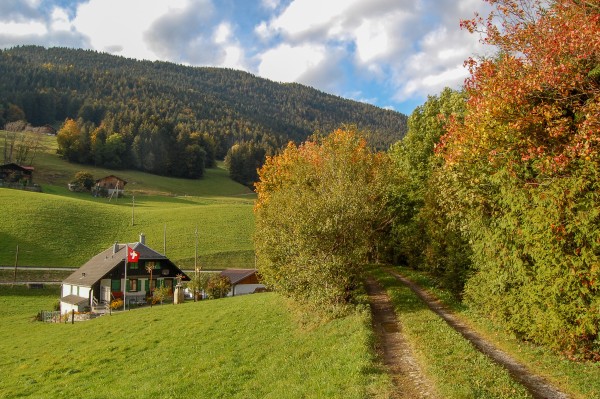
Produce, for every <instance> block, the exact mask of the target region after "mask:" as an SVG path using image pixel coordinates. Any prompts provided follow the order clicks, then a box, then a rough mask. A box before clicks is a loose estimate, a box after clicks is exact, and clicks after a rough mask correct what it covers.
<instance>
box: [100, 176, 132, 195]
mask: <svg viewBox="0 0 600 399" xmlns="http://www.w3.org/2000/svg"><path fill="white" fill-rule="evenodd" d="M126 184H127V182H126V181H125V180H123V179H121V178H120V177H117V176H115V175H110V176H106V177H103V178H102V179H98V180H96V186H95V190H96V192H100V191H103V190H105V191H106V193H107V194H108V195H113V194H117V195H122V194H123V192H124V190H125V185H126Z"/></svg>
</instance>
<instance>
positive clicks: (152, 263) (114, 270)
mask: <svg viewBox="0 0 600 399" xmlns="http://www.w3.org/2000/svg"><path fill="white" fill-rule="evenodd" d="M127 245H128V246H129V247H130V248H131V249H133V250H134V251H135V252H136V253H137V255H138V256H139V260H138V261H137V262H133V263H131V262H129V263H127V280H125V258H126V256H127V249H126V246H127ZM148 267H150V268H151V269H152V279H150V273H149V272H148V270H147V268H148ZM177 275H181V276H183V278H182V280H183V281H189V277H188V276H187V275H186V274H185V273H184V272H183V271H181V270H180V269H179V268H178V267H177V266H175V264H174V263H173V262H171V261H170V260H169V259H168V258H167V257H166V256H164V255H162V254H160V253H158V252H156V251H155V250H153V249H151V248H149V247H147V246H146V244H145V237H144V235H143V234H142V235H140V241H139V242H135V243H131V244H118V243H115V244H114V245H111V247H110V248H108V249H106V250H104V251H102V252H100V253H99V254H98V255H96V256H94V257H93V258H92V259H90V260H89V261H88V262H87V263H85V264H84V265H83V266H81V267H80V268H79V269H77V271H75V272H74V273H72V274H71V275H70V276H69V277H67V278H66V279H65V280H64V281H63V282H62V286H61V295H60V310H61V312H62V313H68V312H71V311H72V310H74V311H76V312H81V311H85V310H91V311H93V310H95V309H97V308H105V307H106V305H108V304H110V302H111V301H112V300H113V299H116V298H123V287H124V286H125V284H126V289H127V291H126V294H125V300H126V302H127V304H131V303H140V302H144V303H145V301H146V297H148V296H150V295H151V293H152V291H153V290H154V289H155V288H159V287H168V288H170V289H171V291H172V290H173V287H174V286H175V285H176V284H177Z"/></svg>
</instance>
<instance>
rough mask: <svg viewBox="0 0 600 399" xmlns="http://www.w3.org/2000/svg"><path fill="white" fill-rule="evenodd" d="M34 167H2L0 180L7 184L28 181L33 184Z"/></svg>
mask: <svg viewBox="0 0 600 399" xmlns="http://www.w3.org/2000/svg"><path fill="white" fill-rule="evenodd" d="M32 178H33V166H21V165H17V164H16V163H7V164H4V165H0V180H2V181H3V182H5V183H20V182H23V181H26V182H27V184H31V180H32Z"/></svg>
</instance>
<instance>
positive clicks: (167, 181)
mask: <svg viewBox="0 0 600 399" xmlns="http://www.w3.org/2000/svg"><path fill="white" fill-rule="evenodd" d="M43 139H44V142H45V148H46V150H45V152H43V153H40V154H38V156H37V157H36V161H35V163H34V165H35V168H36V171H35V174H34V181H35V182H36V183H38V184H40V185H41V186H42V188H43V190H44V193H42V194H39V193H30V192H25V191H18V190H11V189H0V209H2V210H3V213H4V217H3V218H1V219H0V265H13V264H14V262H15V251H16V246H17V245H19V262H18V263H19V264H20V265H27V266H74V267H76V266H80V265H81V264H82V263H84V262H85V261H87V260H88V259H89V258H90V257H91V256H93V255H94V254H96V253H98V252H100V251H101V250H103V249H105V248H107V247H108V246H109V245H111V244H112V243H113V242H115V241H119V242H125V241H127V242H133V241H137V240H138V236H139V233H140V232H143V233H145V234H146V237H147V244H148V245H149V246H151V247H152V248H154V249H156V250H158V251H159V252H162V251H163V247H164V241H163V235H164V234H163V232H164V229H165V225H166V233H167V246H166V254H167V256H169V257H170V258H171V259H172V260H173V261H174V262H175V263H177V264H178V265H180V266H182V267H192V266H193V265H194V259H193V257H194V247H195V230H196V227H198V254H199V261H200V265H201V266H204V267H209V268H210V267H212V268H225V267H250V266H252V265H253V262H254V255H253V244H252V239H251V237H252V232H253V225H254V219H253V214H252V205H253V200H254V195H252V194H251V192H250V191H249V190H248V189H247V188H246V187H244V186H241V185H239V184H237V183H235V182H233V181H232V180H230V179H229V177H228V175H227V171H226V170H224V169H223V168H222V167H219V168H215V169H209V170H207V173H206V177H205V178H203V179H200V180H185V179H174V178H167V177H162V176H155V175H150V174H146V173H141V172H137V171H110V170H102V169H97V168H93V167H88V166H82V165H75V164H69V163H67V162H65V161H63V160H61V159H59V158H58V157H57V156H56V155H55V154H54V153H53V152H54V151H55V139H54V138H53V137H47V136H43ZM80 170H86V171H89V172H91V173H92V174H93V175H94V176H95V177H100V176H105V175H108V174H117V175H118V176H120V177H122V178H124V179H125V180H127V181H128V182H129V184H128V185H127V186H126V188H127V191H128V192H130V193H131V192H133V193H134V194H135V209H134V223H135V225H134V226H132V225H131V224H132V209H133V207H132V198H131V197H126V198H120V199H118V200H115V199H113V200H111V201H108V200H107V199H106V198H93V197H92V196H90V195H89V194H87V193H72V192H69V191H68V190H67V189H66V184H67V182H68V181H69V180H70V179H71V178H72V177H73V175H74V174H75V173H76V172H77V171H80ZM131 190H133V191H131ZM159 194H160V195H159Z"/></svg>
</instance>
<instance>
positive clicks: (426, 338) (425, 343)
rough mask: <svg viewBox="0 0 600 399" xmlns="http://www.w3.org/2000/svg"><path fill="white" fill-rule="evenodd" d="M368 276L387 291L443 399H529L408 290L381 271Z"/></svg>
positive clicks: (422, 364)
mask: <svg viewBox="0 0 600 399" xmlns="http://www.w3.org/2000/svg"><path fill="white" fill-rule="evenodd" d="M369 272H370V273H371V274H372V275H373V276H374V277H375V278H376V279H377V281H379V283H380V284H381V285H382V286H383V287H385V289H386V291H387V293H388V295H389V296H390V299H391V300H392V302H393V304H394V306H395V310H396V313H397V315H398V318H399V320H400V322H401V324H402V332H403V334H404V335H405V337H406V339H407V341H408V342H409V344H410V346H411V347H412V349H413V351H414V353H415V357H416V358H417V359H418V361H419V363H420V364H421V367H422V369H423V371H424V373H425V375H426V376H427V377H428V379H429V380H430V381H431V382H432V384H433V385H434V386H435V390H436V391H437V393H438V394H439V397H441V398H445V399H450V398H457V399H458V398H461V399H462V398H464V399H467V398H469V399H473V398H481V399H483V398H489V399H492V398H494V399H500V398H507V399H508V398H511V399H513V398H531V395H530V394H529V393H528V392H527V390H526V389H525V388H524V387H523V386H521V385H520V384H519V383H517V382H515V381H513V380H512V379H511V377H510V375H509V374H508V372H507V371H506V370H505V369H504V368H502V367H500V366H498V365H497V364H495V363H494V362H492V361H491V360H490V359H488V358H487V357H486V356H485V355H484V354H482V353H481V352H479V351H477V350H476V349H475V348H474V347H473V346H472V345H471V344H470V343H469V342H468V341H466V340H465V339H464V338H463V337H462V336H461V335H460V334H459V333H458V332H456V331H454V329H452V328H451V327H450V326H448V324H446V322H445V321H444V320H442V319H441V318H440V317H439V316H437V315H436V314H435V313H433V312H432V311H431V310H430V309H429V308H428V307H427V305H426V304H425V303H424V302H422V301H421V300H420V299H419V298H418V297H417V296H416V295H415V294H414V293H413V292H412V291H411V290H410V288H408V287H406V286H404V285H403V284H402V283H400V282H399V281H397V280H396V279H395V278H393V277H392V276H390V275H389V274H388V273H386V272H385V271H383V270H381V269H379V268H378V267H377V266H372V267H370V268H369Z"/></svg>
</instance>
